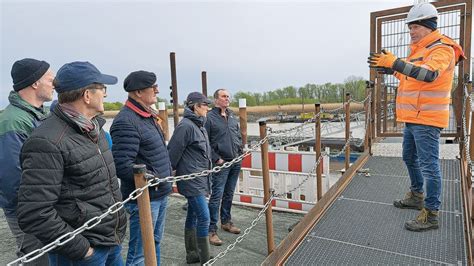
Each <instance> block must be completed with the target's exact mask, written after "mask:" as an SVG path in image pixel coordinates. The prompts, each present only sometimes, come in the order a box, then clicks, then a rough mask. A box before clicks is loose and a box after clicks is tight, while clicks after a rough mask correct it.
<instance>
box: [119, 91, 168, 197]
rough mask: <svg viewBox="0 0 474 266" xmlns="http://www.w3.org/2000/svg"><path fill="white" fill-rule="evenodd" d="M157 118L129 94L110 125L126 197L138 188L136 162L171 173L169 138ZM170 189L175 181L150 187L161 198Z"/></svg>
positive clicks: (159, 172)
mask: <svg viewBox="0 0 474 266" xmlns="http://www.w3.org/2000/svg"><path fill="white" fill-rule="evenodd" d="M132 109H133V110H132ZM155 121H156V120H155V119H154V118H153V117H152V116H151V115H150V114H149V113H148V112H146V111H145V110H144V109H143V107H141V106H140V104H138V103H137V102H136V101H134V100H133V99H131V98H129V99H128V103H127V104H126V105H125V106H124V107H123V108H122V110H120V112H119V113H118V114H117V116H116V117H115V119H114V121H113V123H112V126H111V127H110V134H111V135H112V142H113V143H114V145H113V146H112V153H113V155H114V161H115V168H116V169H117V176H118V177H119V178H120V180H121V181H122V184H121V191H122V195H123V197H124V198H127V197H128V195H130V193H131V192H132V191H133V190H135V181H134V179H133V165H134V164H145V165H146V168H147V172H148V173H150V174H153V175H155V176H158V177H160V178H163V177H167V176H170V175H171V164H170V160H169V156H168V150H167V148H166V144H165V139H164V137H163V133H162V131H161V129H160V126H159V125H157V123H156V122H155ZM170 193H171V183H167V182H165V183H160V184H159V185H158V186H157V187H154V188H152V189H150V199H152V200H153V199H155V200H159V199H161V198H163V197H165V196H167V195H168V194H170Z"/></svg>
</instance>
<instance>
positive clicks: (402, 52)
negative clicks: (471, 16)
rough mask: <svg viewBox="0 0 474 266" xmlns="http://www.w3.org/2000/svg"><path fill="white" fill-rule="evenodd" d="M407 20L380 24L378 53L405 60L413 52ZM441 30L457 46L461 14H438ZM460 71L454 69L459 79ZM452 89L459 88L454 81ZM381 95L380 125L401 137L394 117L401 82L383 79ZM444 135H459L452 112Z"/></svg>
mask: <svg viewBox="0 0 474 266" xmlns="http://www.w3.org/2000/svg"><path fill="white" fill-rule="evenodd" d="M405 23H406V19H405V18H403V19H391V20H384V21H382V22H381V28H380V30H381V35H380V42H381V45H380V46H381V47H379V48H378V49H377V51H381V50H382V49H387V50H389V51H391V52H392V53H393V54H395V55H396V56H397V57H399V58H406V57H407V56H408V54H409V49H410V35H409V31H408V27H407V26H406V24H405ZM438 29H439V30H440V32H441V33H442V34H444V35H446V36H449V37H451V38H452V39H453V40H455V41H456V42H457V43H459V42H460V41H461V39H460V32H461V10H459V9H458V10H449V11H444V10H439V19H438ZM458 73H459V67H458V66H457V67H456V69H455V76H458ZM454 82H455V83H454V84H453V88H456V82H457V80H455V81H454ZM381 85H382V91H381V95H380V96H381V98H380V99H379V101H380V107H381V109H380V111H379V116H380V119H381V120H380V123H381V124H382V126H381V132H382V133H386V132H388V133H393V132H395V133H402V132H403V127H404V124H403V123H397V122H396V121H395V119H396V113H395V99H396V95H397V88H398V85H399V81H398V79H396V78H395V77H394V76H393V75H383V79H382V81H381ZM442 133H456V121H455V117H454V113H453V109H452V108H450V116H449V125H448V128H446V129H443V131H442Z"/></svg>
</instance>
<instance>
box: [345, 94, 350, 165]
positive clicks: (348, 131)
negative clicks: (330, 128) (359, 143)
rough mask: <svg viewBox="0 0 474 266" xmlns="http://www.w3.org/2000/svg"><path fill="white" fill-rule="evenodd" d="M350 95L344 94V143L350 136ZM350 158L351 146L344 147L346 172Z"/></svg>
mask: <svg viewBox="0 0 474 266" xmlns="http://www.w3.org/2000/svg"><path fill="white" fill-rule="evenodd" d="M350 103H351V94H350V93H346V143H347V142H348V141H349V139H350V137H351V135H350V133H351V104H350ZM350 158H351V144H350V142H349V144H348V145H347V147H346V169H345V170H346V171H347V169H349V162H350Z"/></svg>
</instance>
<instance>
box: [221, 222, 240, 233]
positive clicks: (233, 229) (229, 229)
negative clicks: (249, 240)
mask: <svg viewBox="0 0 474 266" xmlns="http://www.w3.org/2000/svg"><path fill="white" fill-rule="evenodd" d="M221 228H222V230H224V231H227V232H229V233H232V234H236V235H238V234H240V228H238V227H237V226H235V225H234V224H233V223H232V222H228V223H225V224H221Z"/></svg>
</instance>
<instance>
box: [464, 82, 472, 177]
mask: <svg viewBox="0 0 474 266" xmlns="http://www.w3.org/2000/svg"><path fill="white" fill-rule="evenodd" d="M468 100H469V102H470V104H471V108H472V106H473V105H472V95H471V94H470V93H469V91H468V89H467V84H464V97H463V104H462V128H463V135H464V138H463V140H462V141H463V143H464V153H465V154H464V155H465V157H466V162H467V165H468V167H469V171H470V172H471V173H473V163H472V159H471V154H470V152H469V146H470V145H469V144H470V143H469V142H470V134H469V133H468V129H467V121H466V111H467V110H466V109H467V101H468ZM471 121H474V120H471ZM471 123H472V122H471ZM471 178H472V180H473V181H474V175H472V176H471Z"/></svg>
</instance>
